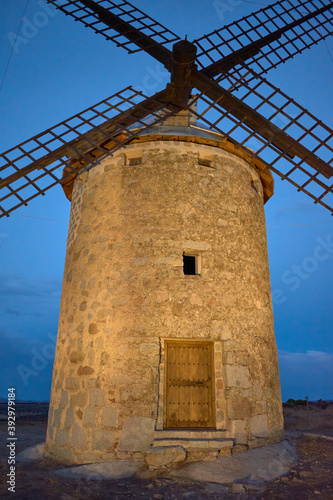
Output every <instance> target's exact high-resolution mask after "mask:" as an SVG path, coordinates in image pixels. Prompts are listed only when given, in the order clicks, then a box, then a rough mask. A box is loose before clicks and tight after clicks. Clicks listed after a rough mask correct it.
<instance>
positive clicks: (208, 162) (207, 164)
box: [198, 158, 213, 167]
mask: <svg viewBox="0 0 333 500" xmlns="http://www.w3.org/2000/svg"><path fill="white" fill-rule="evenodd" d="M198 163H199V165H202V166H204V167H212V163H213V162H212V160H208V159H207V158H199V162H198Z"/></svg>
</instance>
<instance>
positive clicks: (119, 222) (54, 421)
mask: <svg viewBox="0 0 333 500" xmlns="http://www.w3.org/2000/svg"><path fill="white" fill-rule="evenodd" d="M124 151H125V152H124ZM136 152H137V156H142V163H141V164H139V165H133V166H130V165H129V164H128V163H129V162H128V158H127V156H128V157H129V158H135V157H136ZM126 155H127V156H126ZM199 156H200V157H201V158H205V157H209V158H210V159H212V165H211V167H207V166H203V165H199V164H198V158H199ZM257 179H258V177H257V174H256V172H255V171H254V170H253V169H251V168H250V167H249V165H248V164H247V163H246V162H245V161H244V160H242V159H240V158H238V157H235V156H233V155H231V154H230V153H227V152H225V151H223V150H220V149H217V148H212V147H210V146H205V145H198V144H192V143H187V142H159V143H155V142H147V143H144V144H134V145H130V146H127V147H126V149H125V150H122V152H118V153H116V154H115V156H114V157H113V158H107V159H104V160H103V161H101V163H100V164H99V165H97V166H96V167H94V168H93V169H92V170H90V171H89V172H88V175H87V176H86V178H85V179H83V180H77V182H76V186H75V192H74V196H73V202H72V203H73V206H72V211H71V223H70V237H69V240H68V248H67V256H66V264H65V272H64V282H63V292H62V299H61V313H60V319H59V330H58V341H57V349H56V358H55V363H54V372H53V383H52V393H51V402H50V413H49V424H48V436H47V449H48V451H49V452H50V454H51V456H53V457H56V458H57V459H59V460H63V461H67V462H72V463H84V462H91V461H99V460H111V459H114V458H120V459H122V458H127V457H131V458H134V459H135V458H137V459H139V458H141V457H142V453H143V452H144V451H145V449H146V448H147V446H149V444H151V442H152V440H153V435H154V429H155V427H156V424H157V417H158V413H159V414H160V412H161V408H162V407H163V397H160V399H159V394H160V392H161V391H160V388H161V387H160V384H161V377H162V376H163V370H164V367H163V352H162V347H163V340H164V339H172V338H175V339H181V338H184V339H192V338H193V339H198V340H199V339H210V340H214V341H215V342H217V344H216V345H217V347H216V350H217V353H218V358H216V359H218V363H217V365H216V396H217V402H216V406H217V409H216V413H217V417H218V424H219V428H222V427H223V428H225V429H227V431H228V436H229V437H232V438H234V439H235V442H236V443H238V444H247V445H249V446H258V445H261V444H264V443H269V442H275V441H278V440H280V439H281V435H282V409H281V395H280V382H279V373H278V363H277V352H276V345H275V338H274V329H273V314H272V306H271V294H270V280H269V268H268V256H267V244H266V231H265V217H264V209H263V201H262V191H261V190H260V189H258V187H257V189H255V188H254V184H253V182H251V181H253V180H254V181H256V180H257ZM255 185H256V186H258V183H256V184H255ZM183 251H196V252H199V253H200V254H201V259H202V272H201V275H200V276H185V275H184V274H183V260H182V254H183ZM161 361H162V364H161Z"/></svg>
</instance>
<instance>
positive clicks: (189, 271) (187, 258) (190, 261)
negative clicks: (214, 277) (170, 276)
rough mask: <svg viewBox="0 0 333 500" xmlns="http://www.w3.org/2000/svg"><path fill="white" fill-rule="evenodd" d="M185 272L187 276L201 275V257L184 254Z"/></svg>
mask: <svg viewBox="0 0 333 500" xmlns="http://www.w3.org/2000/svg"><path fill="white" fill-rule="evenodd" d="M183 271H184V274H186V275H197V274H200V272H201V270H200V256H199V255H186V254H183Z"/></svg>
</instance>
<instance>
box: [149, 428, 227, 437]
mask: <svg viewBox="0 0 333 500" xmlns="http://www.w3.org/2000/svg"><path fill="white" fill-rule="evenodd" d="M226 437H227V430H225V429H221V430H218V431H217V430H211V431H202V430H184V429H179V430H175V429H173V430H162V431H155V438H156V439H162V438H167V439H169V438H176V439H193V438H194V439H223V438H226Z"/></svg>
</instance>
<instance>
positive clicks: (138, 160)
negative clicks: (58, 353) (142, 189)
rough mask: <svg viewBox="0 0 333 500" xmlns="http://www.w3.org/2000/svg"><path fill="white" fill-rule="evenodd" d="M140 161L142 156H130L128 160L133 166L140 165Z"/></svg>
mask: <svg viewBox="0 0 333 500" xmlns="http://www.w3.org/2000/svg"><path fill="white" fill-rule="evenodd" d="M141 163H142V158H130V159H129V160H128V164H129V165H130V166H133V165H141Z"/></svg>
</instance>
